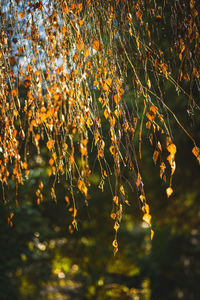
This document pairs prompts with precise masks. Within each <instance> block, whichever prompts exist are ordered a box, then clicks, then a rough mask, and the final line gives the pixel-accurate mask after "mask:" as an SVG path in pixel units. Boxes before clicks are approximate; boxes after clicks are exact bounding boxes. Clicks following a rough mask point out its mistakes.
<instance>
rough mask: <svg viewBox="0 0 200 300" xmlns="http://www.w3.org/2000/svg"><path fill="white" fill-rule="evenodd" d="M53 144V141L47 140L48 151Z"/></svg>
mask: <svg viewBox="0 0 200 300" xmlns="http://www.w3.org/2000/svg"><path fill="white" fill-rule="evenodd" d="M54 143H55V142H54V141H53V140H48V142H47V148H48V149H49V151H51V149H52V148H53V146H54Z"/></svg>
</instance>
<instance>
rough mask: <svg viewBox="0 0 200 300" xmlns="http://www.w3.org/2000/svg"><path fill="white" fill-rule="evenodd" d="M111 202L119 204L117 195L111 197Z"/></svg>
mask: <svg viewBox="0 0 200 300" xmlns="http://www.w3.org/2000/svg"><path fill="white" fill-rule="evenodd" d="M113 202H114V203H115V204H116V205H118V204H119V197H118V196H114V197H113Z"/></svg>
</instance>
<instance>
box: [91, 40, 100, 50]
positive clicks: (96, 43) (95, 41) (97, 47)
mask: <svg viewBox="0 0 200 300" xmlns="http://www.w3.org/2000/svg"><path fill="white" fill-rule="evenodd" d="M92 48H93V49H95V50H99V42H98V41H97V40H94V41H93V42H92Z"/></svg>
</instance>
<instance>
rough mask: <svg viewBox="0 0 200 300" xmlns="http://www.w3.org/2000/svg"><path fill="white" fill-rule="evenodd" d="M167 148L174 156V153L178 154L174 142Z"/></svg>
mask: <svg viewBox="0 0 200 300" xmlns="http://www.w3.org/2000/svg"><path fill="white" fill-rule="evenodd" d="M167 150H168V151H169V152H170V153H171V155H172V156H173V157H174V155H175V154H176V146H175V145H174V144H170V145H168V146H167Z"/></svg>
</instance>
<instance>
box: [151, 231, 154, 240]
mask: <svg viewBox="0 0 200 300" xmlns="http://www.w3.org/2000/svg"><path fill="white" fill-rule="evenodd" d="M153 237H154V231H153V230H152V229H151V240H153Z"/></svg>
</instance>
